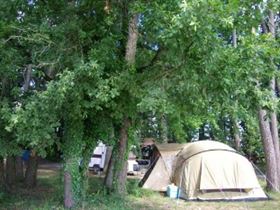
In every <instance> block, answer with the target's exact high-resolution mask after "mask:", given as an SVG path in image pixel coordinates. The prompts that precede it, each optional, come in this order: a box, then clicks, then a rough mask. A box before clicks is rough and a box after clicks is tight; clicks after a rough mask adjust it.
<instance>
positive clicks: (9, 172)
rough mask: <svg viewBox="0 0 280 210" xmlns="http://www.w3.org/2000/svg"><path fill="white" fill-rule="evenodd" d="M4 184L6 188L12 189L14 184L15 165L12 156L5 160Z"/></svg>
mask: <svg viewBox="0 0 280 210" xmlns="http://www.w3.org/2000/svg"><path fill="white" fill-rule="evenodd" d="M6 184H7V187H8V188H12V187H13V186H14V185H15V184H16V164H15V157H14V156H8V157H7V160H6Z"/></svg>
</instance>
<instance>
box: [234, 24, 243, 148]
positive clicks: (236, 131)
mask: <svg viewBox="0 0 280 210" xmlns="http://www.w3.org/2000/svg"><path fill="white" fill-rule="evenodd" d="M232 46H233V47H234V48H237V33H236V28H234V29H233V32H232ZM232 123H233V137H234V145H235V149H236V150H237V151H239V150H240V146H241V138H240V132H239V124H238V120H237V119H236V118H234V117H233V119H232Z"/></svg>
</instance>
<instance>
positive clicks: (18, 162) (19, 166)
mask: <svg viewBox="0 0 280 210" xmlns="http://www.w3.org/2000/svg"><path fill="white" fill-rule="evenodd" d="M16 178H17V181H22V180H24V173H23V161H22V158H21V156H16Z"/></svg>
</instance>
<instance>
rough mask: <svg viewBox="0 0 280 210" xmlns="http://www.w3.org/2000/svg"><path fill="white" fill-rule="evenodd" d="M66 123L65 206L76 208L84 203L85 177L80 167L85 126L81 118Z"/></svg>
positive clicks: (64, 137)
mask: <svg viewBox="0 0 280 210" xmlns="http://www.w3.org/2000/svg"><path fill="white" fill-rule="evenodd" d="M64 122H65V123H64V135H63V139H64V144H63V156H64V206H65V208H74V207H76V206H78V205H79V203H81V201H82V190H83V176H82V173H81V170H80V169H81V168H80V167H82V163H81V161H82V157H83V156H82V152H83V145H82V139H83V136H84V133H83V131H84V127H83V126H84V124H83V120H82V119H81V118H80V116H77V118H72V117H70V118H67V119H65V121H64ZM83 161H86V160H83Z"/></svg>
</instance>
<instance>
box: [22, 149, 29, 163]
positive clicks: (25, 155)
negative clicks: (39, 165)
mask: <svg viewBox="0 0 280 210" xmlns="http://www.w3.org/2000/svg"><path fill="white" fill-rule="evenodd" d="M29 157H30V150H24V151H23V153H22V156H21V158H22V160H24V161H28V160H29Z"/></svg>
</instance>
